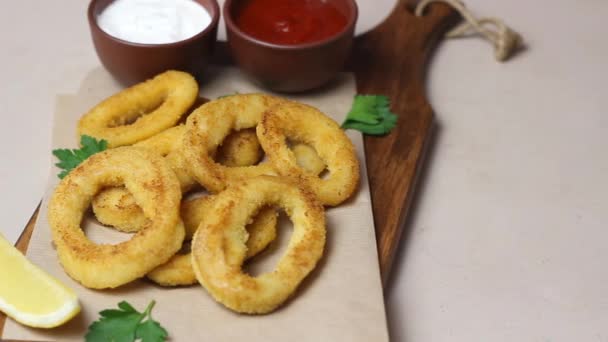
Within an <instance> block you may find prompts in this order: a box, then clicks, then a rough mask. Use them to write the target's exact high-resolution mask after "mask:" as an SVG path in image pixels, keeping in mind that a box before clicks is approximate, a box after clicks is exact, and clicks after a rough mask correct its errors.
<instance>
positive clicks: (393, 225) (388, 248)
mask: <svg viewBox="0 0 608 342" xmlns="http://www.w3.org/2000/svg"><path fill="white" fill-rule="evenodd" d="M413 8H414V5H413V4H412V3H411V2H409V1H405V0H401V1H399V2H398V3H397V6H396V7H395V9H394V10H393V12H392V14H391V15H390V16H389V17H388V18H387V20H386V21H385V22H383V23H382V24H381V25H380V26H378V27H377V28H375V29H374V30H372V31H371V32H369V33H367V34H365V35H363V36H361V37H359V38H358V39H357V41H356V44H355V47H354V51H353V54H352V58H351V61H350V63H349V68H350V69H351V70H352V71H354V72H355V74H356V76H357V91H358V92H359V93H360V94H384V95H387V96H389V97H390V99H391V101H392V110H393V112H395V113H396V114H397V115H398V116H399V119H398V122H397V127H396V129H394V130H393V131H392V132H391V133H390V134H389V135H387V136H384V137H372V136H366V137H365V155H366V159H367V171H368V177H369V181H370V187H371V197H372V206H373V212H374V224H375V228H376V239H377V244H378V254H379V256H378V257H379V261H380V270H381V273H382V280H383V283H384V284H385V285H386V282H387V280H388V277H389V274H390V270H391V265H392V263H393V257H394V255H395V251H396V250H397V247H398V245H399V241H400V238H401V232H402V231H403V228H404V223H405V218H406V216H407V214H408V208H409V207H410V204H411V201H412V195H413V190H414V187H415V183H416V178H417V174H418V171H419V169H420V166H421V165H422V162H423V159H424V151H425V147H426V145H427V140H428V138H429V137H430V134H431V129H432V124H433V110H432V109H431V106H430V105H429V103H428V101H427V98H426V93H425V90H426V87H425V77H426V66H427V61H428V59H429V58H430V55H431V53H432V52H433V50H434V48H435V46H436V44H437V42H438V41H439V39H440V38H441V37H442V36H443V33H444V32H445V31H446V30H447V29H449V28H450V27H452V25H453V24H455V23H456V22H457V20H458V19H459V17H458V15H457V13H456V12H454V11H453V10H451V9H450V8H449V7H447V6H445V5H443V4H433V5H431V6H430V8H429V10H428V11H426V13H425V15H424V16H423V17H416V16H414V15H413Z"/></svg>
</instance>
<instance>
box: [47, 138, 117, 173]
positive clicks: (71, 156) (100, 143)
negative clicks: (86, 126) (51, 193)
mask: <svg viewBox="0 0 608 342" xmlns="http://www.w3.org/2000/svg"><path fill="white" fill-rule="evenodd" d="M80 146H81V147H80V148H79V149H73V150H71V149H68V148H60V149H56V150H53V155H54V156H55V157H57V159H59V163H57V164H55V166H57V167H59V168H60V169H62V171H61V172H60V173H59V174H58V175H57V177H59V178H60V179H63V177H65V176H67V174H68V173H70V171H71V170H72V169H73V168H75V167H76V166H78V165H80V163H82V162H83V161H84V160H85V159H87V158H88V157H90V156H92V155H94V154H95V153H97V152H101V151H103V150H105V149H106V148H108V142H107V141H105V140H103V139H101V140H96V139H95V138H93V137H90V136H88V135H83V136H81V137H80Z"/></svg>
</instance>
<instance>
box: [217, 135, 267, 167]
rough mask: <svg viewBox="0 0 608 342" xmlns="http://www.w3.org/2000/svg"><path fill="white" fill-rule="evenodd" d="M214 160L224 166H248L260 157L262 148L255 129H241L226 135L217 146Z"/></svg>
mask: <svg viewBox="0 0 608 342" xmlns="http://www.w3.org/2000/svg"><path fill="white" fill-rule="evenodd" d="M215 154H216V158H215V159H216V161H217V162H218V163H220V164H222V165H225V166H250V165H255V164H257V163H258V162H259V161H260V159H262V148H261V147H260V142H259V141H258V137H257V135H256V133H255V129H252V128H250V129H243V130H240V131H236V132H233V133H232V134H230V135H228V136H227V137H226V139H224V141H223V142H222V144H221V145H220V146H219V147H218V150H217V152H216V153H215Z"/></svg>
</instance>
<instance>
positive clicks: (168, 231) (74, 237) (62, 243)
mask: <svg viewBox="0 0 608 342" xmlns="http://www.w3.org/2000/svg"><path fill="white" fill-rule="evenodd" d="M122 184H124V185H125V187H126V188H127V189H128V190H129V192H130V193H131V194H133V197H134V198H135V200H136V202H137V204H138V205H139V206H140V207H141V208H142V211H143V212H144V214H145V216H146V217H148V218H149V219H150V224H148V225H146V227H145V228H143V229H142V230H140V231H139V232H137V233H136V234H135V235H134V236H133V237H132V238H131V239H130V240H128V241H125V242H122V243H119V244H116V245H108V244H99V245H98V244H95V243H93V242H92V241H90V240H89V239H88V238H87V237H86V236H85V234H84V232H83V231H82V228H81V227H80V223H81V221H82V218H83V214H84V212H85V211H86V210H87V208H88V206H89V204H90V202H91V200H92V198H93V196H94V195H95V194H96V193H97V192H98V191H99V190H100V189H102V188H103V187H105V186H114V187H115V186H119V185H122ZM181 195H182V194H181V191H180V188H179V184H178V181H177V178H176V177H175V174H174V173H173V171H171V169H170V168H169V166H168V165H167V164H166V163H165V161H164V160H163V159H162V158H161V157H160V156H159V155H157V154H155V153H152V152H150V151H149V150H146V149H143V148H136V147H120V148H116V149H110V150H106V151H103V152H100V153H97V154H95V155H93V156H91V157H89V158H88V159H87V160H85V161H84V162H83V163H82V164H80V165H79V166H78V167H77V168H75V169H74V170H72V171H71V172H70V173H69V174H68V175H67V176H66V177H65V178H64V179H63V180H62V181H61V182H60V183H59V185H58V186H57V188H56V189H55V192H54V193H53V195H52V197H51V199H50V202H49V208H48V220H49V225H50V227H51V232H52V236H53V242H54V244H55V246H56V248H57V253H58V254H59V260H60V262H61V264H62V266H63V268H64V269H65V271H66V273H67V274H68V275H69V276H70V277H72V278H74V279H75V280H76V281H78V282H80V283H81V284H82V285H84V286H86V287H89V288H94V289H104V288H114V287H117V286H120V285H123V284H126V283H128V282H130V281H132V280H135V279H138V278H140V277H143V276H144V275H146V274H147V273H148V272H150V271H151V270H153V269H154V268H156V267H157V266H159V265H162V264H164V263H166V262H167V261H168V260H169V259H170V258H171V257H172V256H173V255H174V254H175V253H176V252H177V251H178V250H179V249H180V248H181V246H182V242H183V240H184V236H185V229H184V226H183V223H182V221H181V220H180V217H179V204H180V200H181Z"/></svg>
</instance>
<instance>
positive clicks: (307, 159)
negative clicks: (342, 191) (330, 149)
mask: <svg viewBox="0 0 608 342" xmlns="http://www.w3.org/2000/svg"><path fill="white" fill-rule="evenodd" d="M291 150H292V151H293V155H294V156H295V157H296V163H298V165H299V166H300V167H301V168H303V169H304V170H306V171H308V172H310V173H311V174H313V175H315V176H318V175H319V174H321V172H323V171H324V170H325V167H326V165H325V162H324V161H323V159H321V158H320V157H319V154H317V151H315V149H314V148H312V147H310V146H308V145H306V144H302V143H298V144H295V145H293V146H292V147H291Z"/></svg>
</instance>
